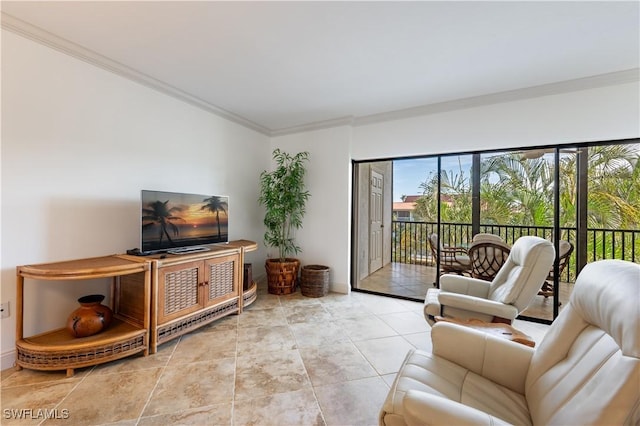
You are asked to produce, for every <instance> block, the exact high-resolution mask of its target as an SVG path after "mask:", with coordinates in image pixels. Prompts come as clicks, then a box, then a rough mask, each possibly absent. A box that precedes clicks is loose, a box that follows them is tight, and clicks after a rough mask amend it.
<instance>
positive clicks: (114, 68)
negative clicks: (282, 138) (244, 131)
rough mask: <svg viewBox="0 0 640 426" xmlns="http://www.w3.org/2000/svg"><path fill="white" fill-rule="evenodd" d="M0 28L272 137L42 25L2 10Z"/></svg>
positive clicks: (241, 120)
mask: <svg viewBox="0 0 640 426" xmlns="http://www.w3.org/2000/svg"><path fill="white" fill-rule="evenodd" d="M2 28H3V29H6V30H9V31H11V32H13V33H16V34H18V35H21V36H23V37H25V38H28V39H30V40H33V41H35V42H37V43H40V44H42V45H45V46H47V47H50V48H52V49H55V50H57V51H59V52H62V53H65V54H67V55H69V56H72V57H74V58H76V59H80V60H82V61H84V62H87V63H89V64H91V65H95V66H97V67H100V68H103V69H105V70H107V71H110V72H112V73H114V74H117V75H119V76H121V77H124V78H127V79H129V80H132V81H134V82H136V83H139V84H142V85H144V86H147V87H150V88H152V89H155V90H157V91H159V92H162V93H164V94H166V95H169V96H172V97H174V98H176V99H179V100H181V101H184V102H187V103H189V104H191V105H193V106H196V107H198V108H201V109H203V110H205V111H208V112H210V113H212V114H215V115H217V116H220V117H222V118H225V119H227V120H230V121H233V122H235V123H237V124H240V125H242V126H244V127H247V128H249V129H252V130H255V131H256V132H259V133H262V134H263V135H266V136H271V130H270V129H267V128H266V127H264V126H261V125H259V124H257V123H254V122H253V121H251V120H247V119H246V118H244V117H241V116H239V115H237V114H234V113H232V112H229V111H227V110H225V109H222V108H220V107H217V106H215V105H213V104H211V103H209V102H206V101H204V100H202V99H200V98H198V97H197V96H193V95H190V94H189V93H186V92H184V91H182V90H180V89H178V88H177V87H174V86H171V85H170V84H167V83H165V82H163V81H160V80H158V79H156V78H154V77H151V76H150V75H147V74H144V73H141V72H139V71H136V70H134V69H133V68H130V67H128V66H126V65H124V64H121V63H119V62H116V61H114V60H111V59H109V58H107V57H105V56H102V55H100V54H99V53H96V52H94V51H92V50H89V49H87V48H84V47H82V46H80V45H79V44H76V43H73V42H71V41H69V40H66V39H64V38H62V37H58V36H56V35H55V34H52V33H50V32H48V31H45V30H43V29H42V28H39V27H36V26H35V25H31V24H29V23H27V22H25V21H22V20H20V19H18V18H16V17H14V16H11V15H9V14H7V13H5V12H2Z"/></svg>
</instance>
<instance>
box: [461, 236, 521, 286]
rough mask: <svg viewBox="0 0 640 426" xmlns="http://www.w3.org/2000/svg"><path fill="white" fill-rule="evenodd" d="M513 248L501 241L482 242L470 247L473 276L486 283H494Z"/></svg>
mask: <svg viewBox="0 0 640 426" xmlns="http://www.w3.org/2000/svg"><path fill="white" fill-rule="evenodd" d="M510 252H511V248H510V247H509V246H508V245H507V244H506V243H501V242H499V241H491V242H490V241H480V242H475V243H472V244H471V247H469V259H470V261H471V276H472V277H473V278H479V279H481V280H485V281H493V279H494V278H495V277H496V275H497V274H498V271H499V270H500V268H502V265H504V264H505V262H506V261H507V258H508V257H509V253H510Z"/></svg>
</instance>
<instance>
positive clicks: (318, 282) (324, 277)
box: [300, 265, 330, 297]
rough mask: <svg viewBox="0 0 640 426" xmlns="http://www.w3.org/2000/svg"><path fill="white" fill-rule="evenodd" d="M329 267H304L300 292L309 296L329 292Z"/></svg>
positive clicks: (324, 294) (317, 295) (318, 295)
mask: <svg viewBox="0 0 640 426" xmlns="http://www.w3.org/2000/svg"><path fill="white" fill-rule="evenodd" d="M329 272H330V270H329V267H328V266H323V265H307V266H304V267H303V268H302V273H301V279H300V292H301V293H302V295H303V296H307V297H322V296H326V295H327V293H329Z"/></svg>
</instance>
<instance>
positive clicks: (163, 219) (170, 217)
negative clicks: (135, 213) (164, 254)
mask: <svg viewBox="0 0 640 426" xmlns="http://www.w3.org/2000/svg"><path fill="white" fill-rule="evenodd" d="M147 206H148V207H147V208H146V209H142V214H143V216H142V222H143V223H144V222H149V223H145V224H144V225H142V227H143V228H147V227H149V226H152V225H154V224H158V225H160V241H159V243H158V245H160V246H162V239H163V237H164V236H165V235H166V236H167V241H169V244H171V245H173V240H172V239H171V235H169V230H168V228H171V230H172V231H173V235H174V236H178V235H179V234H180V230H179V229H178V227H177V226H176V225H175V224H174V223H173V222H174V221H184V219H183V218H181V217H178V216H174V213H179V212H181V211H182V208H180V207H171V208H169V200H167V201H159V200H158V201H154V202H153V203H149V204H148V205H147Z"/></svg>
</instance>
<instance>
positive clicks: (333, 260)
mask: <svg viewBox="0 0 640 426" xmlns="http://www.w3.org/2000/svg"><path fill="white" fill-rule="evenodd" d="M350 139H351V128H350V127H349V126H341V127H334V128H331V129H325V130H316V131H313V132H305V133H299V134H295V135H287V136H281V137H278V138H274V139H273V140H272V148H274V149H275V148H280V149H282V150H284V151H286V152H289V153H291V154H295V153H297V152H300V151H308V152H309V154H310V155H309V163H308V166H307V177H306V183H307V189H308V190H309V192H310V193H311V197H310V198H309V201H308V203H307V213H306V215H305V217H304V222H303V228H302V229H300V230H298V232H297V234H296V242H297V243H298V245H299V246H300V247H301V248H302V250H303V251H302V252H301V253H299V255H298V256H297V257H298V258H299V259H300V261H301V263H302V264H303V265H309V264H321V265H326V266H329V267H330V268H331V291H336V292H340V293H348V292H349V270H350V247H351V235H350V234H349V232H350V229H351V227H350V222H351V190H350V185H351V162H350V157H349V140H350ZM272 253H273V254H275V252H272Z"/></svg>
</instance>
